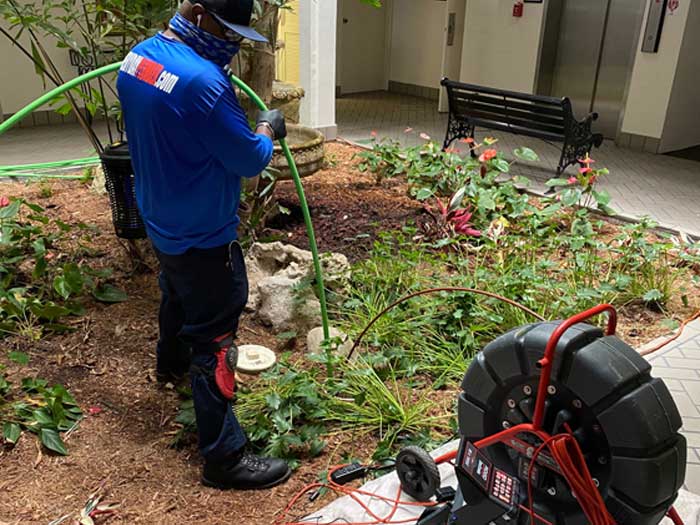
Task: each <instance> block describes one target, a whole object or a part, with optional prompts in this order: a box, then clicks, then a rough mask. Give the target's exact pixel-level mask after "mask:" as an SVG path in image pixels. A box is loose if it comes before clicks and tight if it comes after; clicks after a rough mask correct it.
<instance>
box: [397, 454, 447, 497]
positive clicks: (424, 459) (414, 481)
mask: <svg viewBox="0 0 700 525" xmlns="http://www.w3.org/2000/svg"><path fill="white" fill-rule="evenodd" d="M396 473H397V474H398V475H399V480H400V481H401V489H402V490H403V491H404V492H405V493H406V494H408V495H409V496H411V497H412V498H414V499H415V500H417V501H422V502H427V501H430V499H431V498H432V497H433V496H434V495H435V492H436V491H437V489H439V488H440V472H439V471H438V467H437V465H436V464H435V460H433V458H432V457H431V456H430V454H428V453H427V452H426V451H425V450H423V449H422V448H420V447H413V446H411V447H405V448H403V449H401V451H400V452H399V455H398V456H396Z"/></svg>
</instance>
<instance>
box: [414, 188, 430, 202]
mask: <svg viewBox="0 0 700 525" xmlns="http://www.w3.org/2000/svg"><path fill="white" fill-rule="evenodd" d="M434 193H435V190H433V188H421V189H420V190H418V193H416V199H418V200H419V201H424V200H426V199H429V198H430V197H432V196H433V194H434Z"/></svg>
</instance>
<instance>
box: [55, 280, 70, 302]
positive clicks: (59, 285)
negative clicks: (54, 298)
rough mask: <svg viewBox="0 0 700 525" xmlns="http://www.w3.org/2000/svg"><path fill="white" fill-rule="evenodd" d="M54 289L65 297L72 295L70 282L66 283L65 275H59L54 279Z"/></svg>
mask: <svg viewBox="0 0 700 525" xmlns="http://www.w3.org/2000/svg"><path fill="white" fill-rule="evenodd" d="M53 289H54V290H56V293H57V294H58V295H60V296H61V297H63V298H64V299H68V297H70V287H69V286H68V283H66V278H65V276H63V275H57V276H56V278H55V279H54V280H53Z"/></svg>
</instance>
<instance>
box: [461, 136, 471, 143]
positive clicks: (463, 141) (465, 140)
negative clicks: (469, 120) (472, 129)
mask: <svg viewBox="0 0 700 525" xmlns="http://www.w3.org/2000/svg"><path fill="white" fill-rule="evenodd" d="M460 142H461V143H463V144H474V139H473V138H471V137H467V138H466V139H461V140H460Z"/></svg>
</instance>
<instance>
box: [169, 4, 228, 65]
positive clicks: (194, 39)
mask: <svg viewBox="0 0 700 525" xmlns="http://www.w3.org/2000/svg"><path fill="white" fill-rule="evenodd" d="M170 30H171V31H172V32H173V33H175V34H176V35H177V36H179V37H180V38H181V39H182V41H183V42H184V43H185V44H187V45H188V46H190V47H191V48H192V49H194V50H195V51H196V52H197V54H198V55H199V56H201V57H202V58H204V59H206V60H209V61H211V62H214V63H215V64H216V65H217V66H219V67H222V68H223V67H226V66H227V65H228V64H229V62H231V59H232V58H233V57H234V56H236V55H237V54H238V52H239V51H240V49H241V45H240V44H238V43H235V42H229V41H227V40H222V39H221V38H217V37H215V36H214V35H212V34H211V33H209V32H208V31H205V30H204V29H202V28H200V27H197V26H196V25H194V24H193V23H192V22H190V21H189V20H187V19H186V18H185V17H184V16H182V15H181V14H180V13H176V14H175V16H174V17H173V18H172V20H170Z"/></svg>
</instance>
